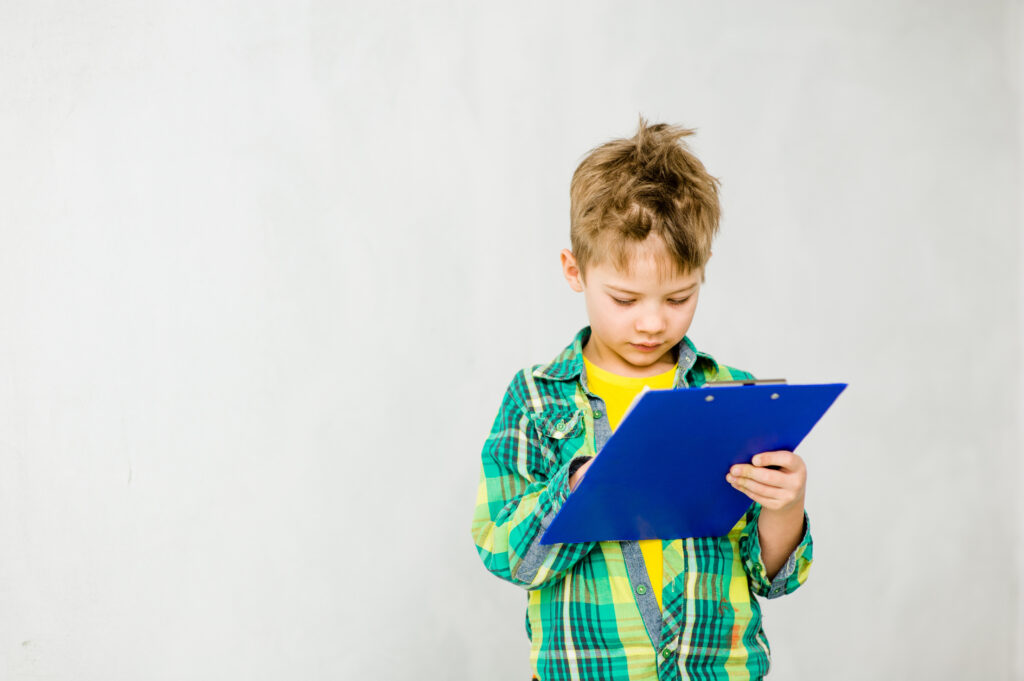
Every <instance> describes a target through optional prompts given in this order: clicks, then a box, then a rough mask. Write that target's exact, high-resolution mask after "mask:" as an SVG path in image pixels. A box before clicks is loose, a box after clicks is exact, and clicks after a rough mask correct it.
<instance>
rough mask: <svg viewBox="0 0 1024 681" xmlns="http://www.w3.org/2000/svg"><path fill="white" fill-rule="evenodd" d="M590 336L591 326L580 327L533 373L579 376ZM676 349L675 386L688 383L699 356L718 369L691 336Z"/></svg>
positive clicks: (561, 377)
mask: <svg viewBox="0 0 1024 681" xmlns="http://www.w3.org/2000/svg"><path fill="white" fill-rule="evenodd" d="M589 338H590V326H589V325H588V326H584V327H583V328H582V329H580V330H579V332H577V333H576V337H575V338H573V339H572V342H571V343H569V345H567V346H565V349H563V350H562V351H561V352H560V353H558V354H557V355H556V356H555V358H554V359H553V360H551V361H550V362H548V363H547V364H542V365H540V366H538V367H537V368H536V369H534V370H533V375H534V376H535V377H536V378H549V379H552V380H555V381H571V380H574V379H576V378H579V377H580V376H581V374H583V373H584V371H583V346H584V345H586V343H587V339H589ZM676 349H677V350H678V355H677V356H678V357H679V366H678V368H677V369H676V375H675V380H674V381H673V386H674V387H676V388H679V387H682V386H685V385H688V383H687V382H686V381H685V380H684V377H685V376H686V372H688V371H689V370H690V369H692V368H693V367H694V365H695V364H696V363H697V359H698V358H701V359H705V360H707V361H709V362H711V364H712V365H713V366H714V368H715V371H716V372H717V371H718V368H719V367H718V362H716V361H715V360H714V358H713V357H712V356H711V355H708V354H706V353H703V352H699V351H698V350H697V348H696V346H695V345H694V344H693V341H691V340H690V338H689V336H683V339H682V340H681V341H679V343H678V345H676Z"/></svg>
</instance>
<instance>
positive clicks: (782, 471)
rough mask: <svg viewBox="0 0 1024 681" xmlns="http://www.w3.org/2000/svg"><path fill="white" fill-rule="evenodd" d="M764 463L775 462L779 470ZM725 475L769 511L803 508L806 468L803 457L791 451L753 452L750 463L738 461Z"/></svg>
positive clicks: (770, 463) (733, 484)
mask: <svg viewBox="0 0 1024 681" xmlns="http://www.w3.org/2000/svg"><path fill="white" fill-rule="evenodd" d="M767 466H778V467H779V470H772V469H771V468H767ZM725 479H726V481H727V482H728V483H729V484H730V485H732V486H733V487H734V488H736V489H738V490H739V491H741V492H743V493H744V494H746V495H747V496H748V497H750V498H751V499H753V500H754V501H756V502H757V503H759V504H761V506H763V507H764V508H767V509H770V510H772V511H787V510H790V509H796V508H800V509H803V506H804V490H805V488H806V486H807V469H806V468H805V467H804V460H803V459H801V458H800V457H799V456H797V455H796V454H794V453H793V452H788V451H784V450H780V451H775V452H761V453H760V454H755V455H754V458H753V460H752V461H751V463H749V464H747V463H739V464H736V465H735V466H733V467H732V468H730V469H729V473H728V475H726V476H725Z"/></svg>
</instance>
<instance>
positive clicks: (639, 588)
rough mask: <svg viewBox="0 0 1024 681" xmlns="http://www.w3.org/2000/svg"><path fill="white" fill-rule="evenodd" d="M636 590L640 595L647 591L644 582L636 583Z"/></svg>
mask: <svg viewBox="0 0 1024 681" xmlns="http://www.w3.org/2000/svg"><path fill="white" fill-rule="evenodd" d="M636 592H637V593H638V594H640V595H641V596H643V595H644V594H645V593H647V585H646V584H637V585H636Z"/></svg>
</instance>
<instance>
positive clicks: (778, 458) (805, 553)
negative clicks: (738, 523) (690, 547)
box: [726, 451, 813, 598]
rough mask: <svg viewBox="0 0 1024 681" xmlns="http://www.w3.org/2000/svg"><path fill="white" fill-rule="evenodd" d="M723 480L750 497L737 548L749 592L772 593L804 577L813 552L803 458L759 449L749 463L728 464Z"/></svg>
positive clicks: (795, 584) (783, 590) (770, 595)
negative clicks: (730, 465)
mask: <svg viewBox="0 0 1024 681" xmlns="http://www.w3.org/2000/svg"><path fill="white" fill-rule="evenodd" d="M768 466H778V467H779V468H778V470H773V469H771V468H767V467H768ZM726 480H728V481H729V484H731V485H732V486H733V487H734V488H736V489H738V490H740V491H741V492H743V493H744V494H746V495H747V496H748V497H750V498H751V499H752V500H753V501H754V504H752V506H751V509H750V510H749V511H748V512H747V523H746V526H745V527H744V530H743V534H742V535H741V538H740V549H741V554H742V556H743V558H744V565H745V567H746V568H747V573H748V576H749V577H750V579H751V582H752V584H753V585H754V591H755V593H757V594H758V595H759V596H765V597H768V598H774V597H777V596H782V595H783V594H787V593H790V592H792V591H793V590H795V589H796V588H797V587H799V586H800V585H801V584H803V583H804V582H805V581H806V580H807V572H808V570H809V569H810V566H811V560H812V558H813V552H812V542H811V534H810V525H809V522H808V519H807V513H806V512H805V510H804V491H805V488H806V482H807V472H806V468H805V466H804V462H803V459H801V458H800V457H799V456H797V455H796V454H794V453H793V452H787V451H776V452H763V453H761V454H757V455H756V456H754V458H753V460H752V462H751V463H750V464H739V465H736V466H733V467H732V469H730V471H729V474H728V475H727V476H726Z"/></svg>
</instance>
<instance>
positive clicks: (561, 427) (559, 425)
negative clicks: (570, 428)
mask: <svg viewBox="0 0 1024 681" xmlns="http://www.w3.org/2000/svg"><path fill="white" fill-rule="evenodd" d="M555 428H557V429H558V430H559V432H561V431H563V430H565V421H559V422H558V423H556V424H555Z"/></svg>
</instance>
